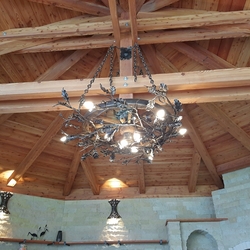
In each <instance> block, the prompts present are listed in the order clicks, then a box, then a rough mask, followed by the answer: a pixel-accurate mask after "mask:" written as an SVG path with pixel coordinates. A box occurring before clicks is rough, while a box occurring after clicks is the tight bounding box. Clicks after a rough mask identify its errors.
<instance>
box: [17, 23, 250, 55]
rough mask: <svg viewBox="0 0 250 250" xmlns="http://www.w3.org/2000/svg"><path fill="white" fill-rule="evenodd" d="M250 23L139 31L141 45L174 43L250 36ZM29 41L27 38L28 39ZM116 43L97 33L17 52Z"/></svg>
mask: <svg viewBox="0 0 250 250" xmlns="http://www.w3.org/2000/svg"><path fill="white" fill-rule="evenodd" d="M249 36H250V24H232V25H220V26H214V27H212V28H211V27H209V28H208V27H207V28H188V29H180V30H165V31H148V32H146V33H145V32H139V33H138V37H139V40H138V41H137V42H138V44H139V45H144V44H159V43H173V42H185V41H197V40H211V39H225V38H234V37H249ZM26 41H27V40H26ZM113 43H114V38H113V37H108V36H107V37H105V38H104V37H103V36H101V35H95V36H92V37H81V38H79V37H72V38H64V39H61V40H59V41H55V42H49V43H46V44H42V45H37V46H33V47H30V48H26V49H22V50H20V51H17V53H36V52H48V51H62V50H77V49H89V48H107V47H109V46H110V45H112V44H113Z"/></svg>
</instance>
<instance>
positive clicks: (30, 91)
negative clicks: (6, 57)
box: [0, 68, 250, 101]
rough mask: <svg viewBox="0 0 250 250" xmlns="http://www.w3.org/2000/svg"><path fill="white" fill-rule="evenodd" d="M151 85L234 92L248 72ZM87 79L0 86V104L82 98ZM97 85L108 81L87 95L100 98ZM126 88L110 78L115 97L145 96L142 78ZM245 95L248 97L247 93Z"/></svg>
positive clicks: (160, 77) (248, 82)
mask: <svg viewBox="0 0 250 250" xmlns="http://www.w3.org/2000/svg"><path fill="white" fill-rule="evenodd" d="M152 78H153V79H154V81H155V82H159V83H160V82H164V80H165V79H168V88H169V91H177V90H178V91H185V90H193V89H196V90H204V89H210V90H214V95H215V94H216V90H217V89H220V88H230V87H231V88H235V87H249V86H250V68H233V69H218V70H207V71H193V72H185V73H182V72H180V73H169V74H166V73H165V74H153V75H152ZM90 80H91V79H89V78H86V79H73V80H54V81H44V82H42V84H40V83H38V82H24V83H8V84H0V100H1V101H4V100H5V101H7V100H25V99H35V98H39V99H43V98H54V97H56V98H60V94H61V90H62V88H63V87H64V88H65V89H66V90H67V91H68V93H69V95H70V96H71V97H76V96H77V97H79V96H80V95H81V94H82V86H85V85H86V84H88V83H89V82H90ZM99 82H102V84H103V86H104V87H105V88H108V87H109V78H99V79H98V83H96V82H94V83H93V85H92V88H91V89H90V91H89V94H90V95H96V94H100V86H99ZM127 82H128V87H127V88H124V86H123V84H124V79H123V77H113V85H114V86H115V87H116V89H117V94H123V93H135V94H136V93H146V92H147V89H146V88H145V78H144V77H143V76H141V75H138V78H137V82H136V84H135V83H134V79H133V77H130V78H129V79H128V81H127ZM247 94H248V95H249V93H247Z"/></svg>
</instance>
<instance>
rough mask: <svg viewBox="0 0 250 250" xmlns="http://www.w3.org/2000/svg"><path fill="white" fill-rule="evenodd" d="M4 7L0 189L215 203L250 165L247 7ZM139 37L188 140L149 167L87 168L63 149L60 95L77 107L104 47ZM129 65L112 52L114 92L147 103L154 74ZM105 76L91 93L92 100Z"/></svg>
mask: <svg viewBox="0 0 250 250" xmlns="http://www.w3.org/2000/svg"><path fill="white" fill-rule="evenodd" d="M0 11H1V15H0V29H1V33H0V189H1V190H5V191H11V192H14V193H22V194H29V195H35V196H44V197H50V198H56V199H66V200H69V199H109V198H135V197H141V198H149V197H170V196H210V195H211V192H212V191H213V190H216V189H220V188H223V180H222V178H221V177H222V174H224V173H227V172H230V171H235V170H237V169H240V168H244V167H248V166H250V115H249V114H250V68H249V66H250V38H249V37H250V0H188V1H187V0H164V1H161V0H137V1H133V0H120V1H118V0H117V1H116V0H72V1H68V0H4V1H0ZM135 42H137V43H138V44H139V45H140V47H141V49H142V51H143V53H144V56H145V59H146V62H147V64H148V66H149V68H150V72H151V73H152V76H153V79H154V80H155V83H156V84H159V83H161V82H165V83H166V84H167V85H168V89H169V91H168V97H169V98H170V99H171V100H173V99H174V98H178V99H179V100H180V101H181V102H182V103H183V107H184V111H183V114H182V115H183V126H184V127H185V128H187V130H188V131H187V134H186V135H185V136H183V137H177V138H175V139H173V140H172V142H171V143H169V144H166V145H165V146H164V150H163V151H162V152H160V153H159V154H157V155H156V156H155V159H154V161H153V163H152V164H148V163H143V164H128V165H122V164H120V163H110V162H109V160H108V159H106V158H103V157H100V158H99V159H96V160H94V159H88V160H87V161H82V162H81V161H80V157H81V152H79V149H78V148H77V147H76V146H75V145H74V144H73V143H69V144H63V143H61V142H60V137H61V124H62V122H63V119H62V116H61V114H62V115H63V116H65V117H66V116H67V115H68V114H69V112H70V111H69V110H66V109H65V108H64V107H63V106H55V104H56V103H57V102H58V101H61V90H62V88H65V89H67V91H68V93H69V96H70V98H71V103H73V105H76V106H77V102H78V99H79V96H80V95H81V94H82V93H83V90H84V89H85V88H86V86H87V84H88V83H89V81H90V79H91V78H92V77H93V74H94V72H96V70H97V68H98V66H99V65H100V62H101V61H102V59H103V57H104V55H105V53H106V51H107V48H108V47H109V46H110V45H117V46H119V47H127V46H130V45H133V44H134V43H135ZM132 70H133V69H132V65H131V62H126V61H125V62H124V61H121V60H119V54H117V56H116V59H115V64H114V71H115V72H117V76H115V77H114V85H115V86H116V88H117V93H118V94H122V95H123V94H133V97H134V98H142V97H143V98H148V95H149V94H148V93H147V89H146V88H145V87H144V86H145V85H147V84H148V82H147V80H146V79H147V78H145V77H144V76H138V81H137V82H136V83H134V82H133V77H132V74H133V73H132V72H133V71H132ZM108 71H109V68H108V66H105V67H104V68H103V70H102V71H101V73H100V75H99V78H98V79H96V81H95V82H94V84H93V88H92V89H91V90H90V92H89V93H88V96H89V97H90V99H93V100H94V101H95V102H100V101H102V100H103V98H104V97H103V95H102V92H101V91H100V89H99V84H100V82H101V83H102V84H103V85H104V86H108V84H109V81H108V73H109V72H108ZM124 76H128V78H129V79H128V81H127V82H128V86H127V87H124V86H123V82H124V80H123V77H124ZM11 179H15V180H16V181H17V184H16V185H15V186H14V187H9V186H7V183H8V181H9V180H11Z"/></svg>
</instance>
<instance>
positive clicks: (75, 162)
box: [63, 147, 82, 196]
mask: <svg viewBox="0 0 250 250" xmlns="http://www.w3.org/2000/svg"><path fill="white" fill-rule="evenodd" d="M81 156H82V151H81V150H80V149H79V148H78V147H76V148H75V152H74V156H73V159H72V162H71V165H70V168H69V172H68V175H67V178H66V180H65V183H64V188H63V195H64V196H68V195H70V193H71V190H72V186H73V183H74V181H75V177H76V174H77V170H78V168H79V164H80V159H81Z"/></svg>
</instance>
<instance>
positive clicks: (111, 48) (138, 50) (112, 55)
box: [82, 43, 154, 96]
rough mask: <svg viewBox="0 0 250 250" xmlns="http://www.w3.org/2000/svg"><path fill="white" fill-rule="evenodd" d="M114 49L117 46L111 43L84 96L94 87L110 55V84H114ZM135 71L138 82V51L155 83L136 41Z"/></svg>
mask: <svg viewBox="0 0 250 250" xmlns="http://www.w3.org/2000/svg"><path fill="white" fill-rule="evenodd" d="M114 49H115V46H114V45H111V46H110V47H109V49H108V51H107V53H106V55H105V56H104V58H103V60H102V62H101V63H100V65H99V67H98V68H97V70H96V72H95V74H94V76H93V78H92V79H91V80H90V82H89V84H88V85H87V88H86V89H85V90H84V93H83V95H82V96H84V95H85V94H87V93H88V92H89V89H90V88H91V87H92V84H93V83H94V81H95V79H96V77H97V76H98V75H99V73H100V72H101V70H102V68H103V65H104V64H105V62H106V60H107V58H108V56H109V55H110V71H109V83H110V86H112V84H113V67H114V53H113V52H114ZM132 49H133V61H134V62H133V71H134V81H135V82H136V81H137V53H138V55H139V58H140V60H141V62H142V64H143V66H144V68H145V70H146V74H147V76H148V78H149V80H150V83H151V84H152V85H153V84H154V80H153V78H152V75H151V73H150V71H149V68H148V66H147V64H146V61H145V59H144V57H143V55H142V51H141V49H140V47H139V45H138V44H137V43H136V44H135V45H134V46H133V47H132Z"/></svg>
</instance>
